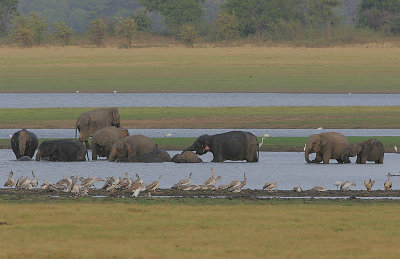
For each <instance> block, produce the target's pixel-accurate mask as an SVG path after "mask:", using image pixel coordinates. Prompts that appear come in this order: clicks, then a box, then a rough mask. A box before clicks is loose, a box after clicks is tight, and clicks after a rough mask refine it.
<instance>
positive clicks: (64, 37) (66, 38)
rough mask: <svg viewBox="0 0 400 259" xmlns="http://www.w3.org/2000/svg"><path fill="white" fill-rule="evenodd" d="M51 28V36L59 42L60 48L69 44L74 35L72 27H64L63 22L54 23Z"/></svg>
mask: <svg viewBox="0 0 400 259" xmlns="http://www.w3.org/2000/svg"><path fill="white" fill-rule="evenodd" d="M53 27H54V29H53V35H54V37H55V38H56V39H57V40H58V41H60V42H61V44H62V46H66V45H69V44H71V42H72V36H73V34H74V31H73V30H72V27H70V26H68V25H66V24H65V23H64V22H55V23H54V25H53Z"/></svg>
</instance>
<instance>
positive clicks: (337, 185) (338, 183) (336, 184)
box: [333, 180, 341, 190]
mask: <svg viewBox="0 0 400 259" xmlns="http://www.w3.org/2000/svg"><path fill="white" fill-rule="evenodd" d="M340 184H341V183H340V181H339V180H338V181H336V182H334V183H333V185H334V186H336V188H337V189H338V190H339V186H340Z"/></svg>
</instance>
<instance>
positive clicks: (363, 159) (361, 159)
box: [360, 154, 367, 164]
mask: <svg viewBox="0 0 400 259" xmlns="http://www.w3.org/2000/svg"><path fill="white" fill-rule="evenodd" d="M366 163H367V155H366V154H361V156H360V164H366Z"/></svg>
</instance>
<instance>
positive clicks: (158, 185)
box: [146, 175, 162, 192]
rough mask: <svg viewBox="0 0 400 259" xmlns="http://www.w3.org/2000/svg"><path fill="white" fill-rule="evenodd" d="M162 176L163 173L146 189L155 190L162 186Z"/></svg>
mask: <svg viewBox="0 0 400 259" xmlns="http://www.w3.org/2000/svg"><path fill="white" fill-rule="evenodd" d="M161 177H162V175H160V177H158V180H156V181H154V182H152V183H151V184H149V185H147V186H146V189H147V190H148V191H149V192H155V191H156V189H157V188H158V187H160V181H161Z"/></svg>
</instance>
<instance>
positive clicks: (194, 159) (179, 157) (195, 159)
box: [171, 151, 203, 163]
mask: <svg viewBox="0 0 400 259" xmlns="http://www.w3.org/2000/svg"><path fill="white" fill-rule="evenodd" d="M171 162H175V163H201V162H203V160H201V159H200V157H199V156H198V155H196V154H195V153H193V152H191V151H183V152H182V153H180V154H176V155H175V156H173V157H172V159H171Z"/></svg>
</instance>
